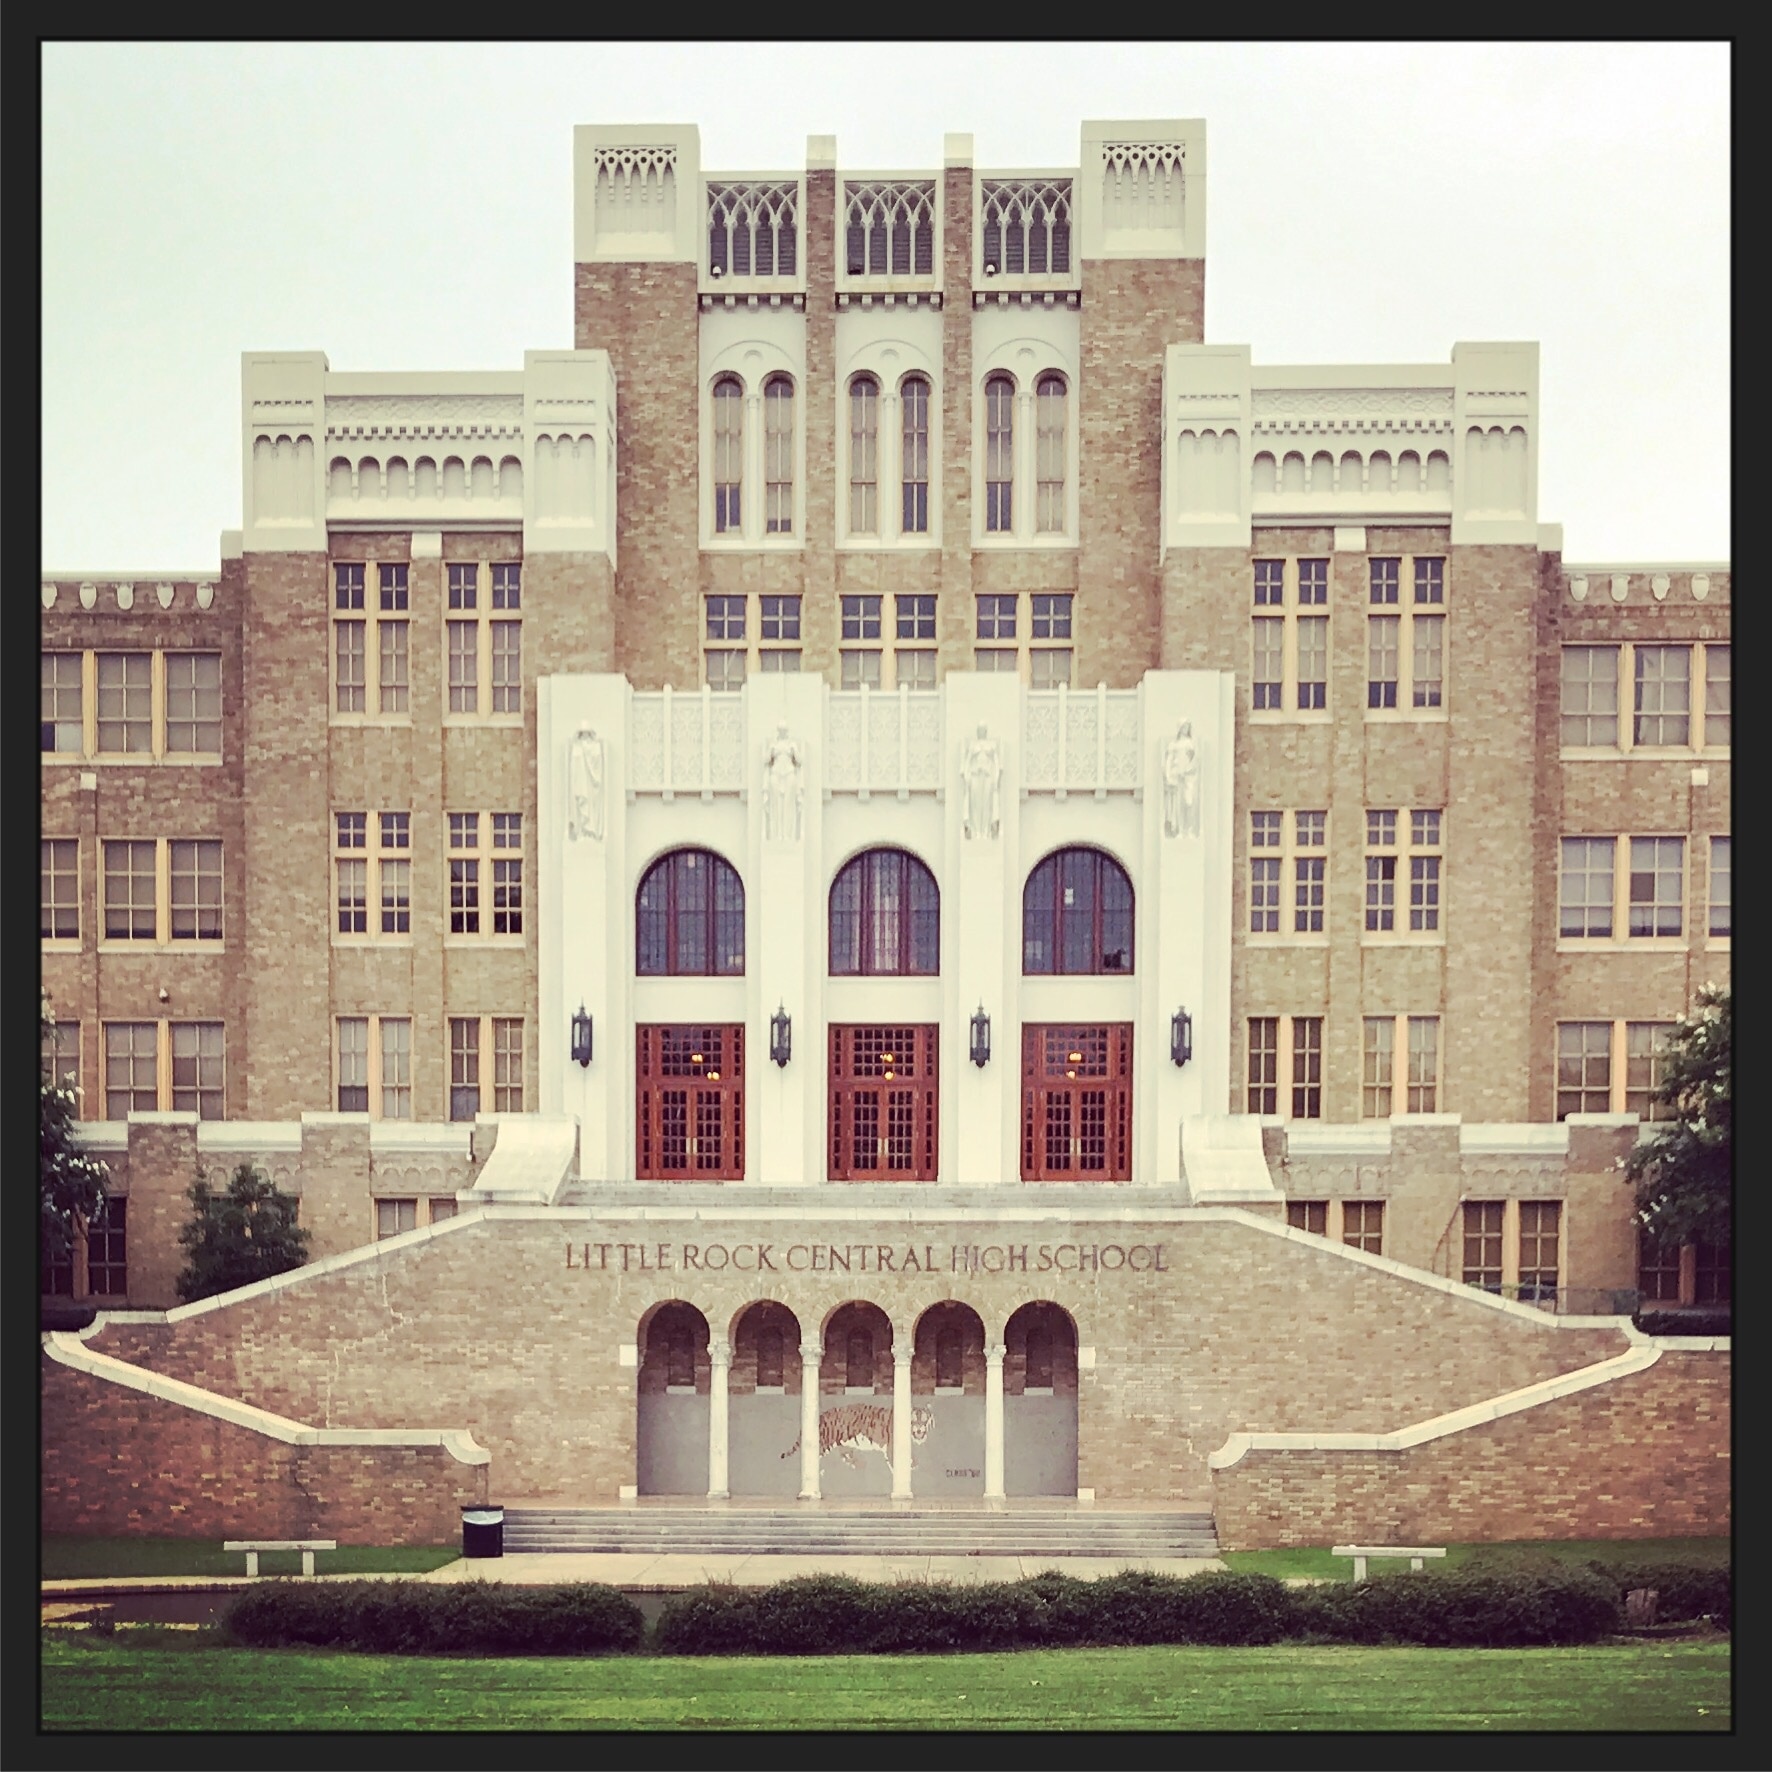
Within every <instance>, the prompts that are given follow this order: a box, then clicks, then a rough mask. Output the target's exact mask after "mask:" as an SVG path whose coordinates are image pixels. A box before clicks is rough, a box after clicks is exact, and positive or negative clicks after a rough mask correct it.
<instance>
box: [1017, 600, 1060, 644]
mask: <svg viewBox="0 0 1772 1772" xmlns="http://www.w3.org/2000/svg"><path fill="white" fill-rule="evenodd" d="M1031 601H1032V604H1033V627H1034V638H1035V639H1036V640H1068V639H1069V638H1070V637H1071V604H1072V602H1073V598H1072V596H1071V594H1070V593H1069V592H1068V591H1065V592H1047V591H1035V592H1034V594H1033V596H1032V598H1031ZM1011 614H1012V616H1013V611H1011ZM1010 631H1011V632H1014V628H1013V626H1012V627H1011V629H1010Z"/></svg>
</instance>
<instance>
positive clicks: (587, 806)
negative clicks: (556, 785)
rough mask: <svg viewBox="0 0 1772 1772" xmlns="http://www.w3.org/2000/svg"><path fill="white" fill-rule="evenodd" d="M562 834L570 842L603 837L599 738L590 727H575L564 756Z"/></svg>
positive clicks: (601, 755) (600, 747) (601, 748)
mask: <svg viewBox="0 0 1772 1772" xmlns="http://www.w3.org/2000/svg"><path fill="white" fill-rule="evenodd" d="M566 791H567V822H566V834H567V836H569V837H570V838H572V839H573V841H575V842H577V841H579V840H580V839H583V838H586V837H589V838H592V839H594V840H597V841H601V839H602V836H603V741H602V739H600V738H599V737H598V736H597V733H596V729H595V728H594V727H591V726H581V727H579V729H578V731H577V733H576V734H575V735H574V736H573V740H572V746H571V749H570V751H569V752H568V754H567V758H566Z"/></svg>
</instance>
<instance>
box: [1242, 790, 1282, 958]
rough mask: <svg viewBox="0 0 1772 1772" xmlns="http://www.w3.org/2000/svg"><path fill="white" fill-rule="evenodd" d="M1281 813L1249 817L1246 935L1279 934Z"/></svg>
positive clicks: (1255, 813)
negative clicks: (1247, 926) (1247, 927)
mask: <svg viewBox="0 0 1772 1772" xmlns="http://www.w3.org/2000/svg"><path fill="white" fill-rule="evenodd" d="M1284 817H1285V814H1284V813H1282V812H1251V813H1250V814H1249V933H1250V934H1251V935H1277V934H1279V932H1280V864H1281V856H1280V847H1281V843H1280V837H1281V832H1280V825H1281V820H1282V819H1283V818H1284Z"/></svg>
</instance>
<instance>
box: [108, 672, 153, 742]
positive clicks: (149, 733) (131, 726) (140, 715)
mask: <svg viewBox="0 0 1772 1772" xmlns="http://www.w3.org/2000/svg"><path fill="white" fill-rule="evenodd" d="M98 748H99V751H100V752H101V753H103V754H108V755H112V756H117V755H128V756H147V755H150V754H151V753H152V752H153V749H154V689H153V654H152V653H149V652H101V653H100V654H99V655H98Z"/></svg>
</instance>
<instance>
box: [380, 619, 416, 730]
mask: <svg viewBox="0 0 1772 1772" xmlns="http://www.w3.org/2000/svg"><path fill="white" fill-rule="evenodd" d="M400 607H404V593H402V602H401V604H400ZM409 627H410V624H409V623H407V622H403V621H384V622H380V623H378V624H377V629H378V631H377V634H376V640H377V643H378V645H379V646H380V648H381V711H382V712H383V713H384V714H404V713H406V712H407V711H408V709H407V693H408V689H409V685H410V679H409V677H408V675H407V640H408V637H409Z"/></svg>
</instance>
